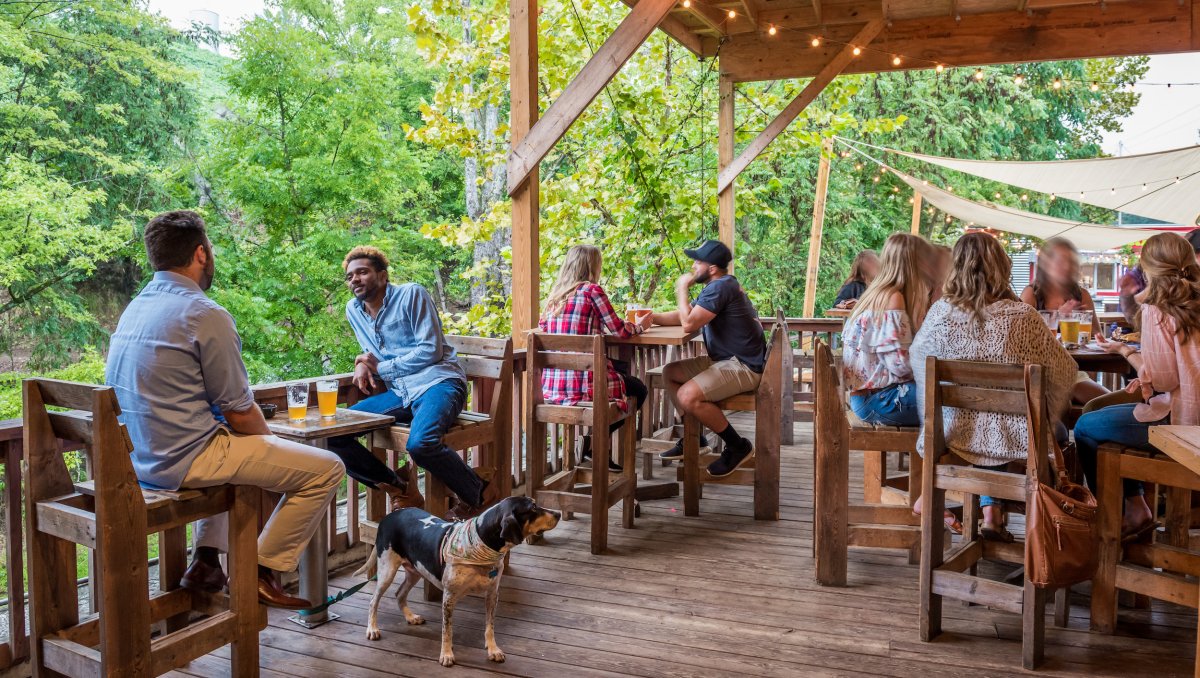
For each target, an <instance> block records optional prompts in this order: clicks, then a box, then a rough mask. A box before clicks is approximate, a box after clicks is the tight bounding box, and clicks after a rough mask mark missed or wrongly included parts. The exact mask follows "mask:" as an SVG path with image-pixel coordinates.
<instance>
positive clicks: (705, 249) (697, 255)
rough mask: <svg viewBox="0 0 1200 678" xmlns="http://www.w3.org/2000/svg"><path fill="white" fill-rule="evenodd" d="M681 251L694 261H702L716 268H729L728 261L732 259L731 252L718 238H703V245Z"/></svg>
mask: <svg viewBox="0 0 1200 678" xmlns="http://www.w3.org/2000/svg"><path fill="white" fill-rule="evenodd" d="M683 253H684V254H686V255H688V257H690V258H691V259H692V260H694V261H703V262H704V263H706V264H712V265H713V266H716V267H718V268H729V262H730V261H733V252H730V251H729V248H728V247H726V246H725V243H723V242H721V241H720V240H705V241H704V244H703V245H701V246H699V247H697V248H696V249H694V250H684V251H683Z"/></svg>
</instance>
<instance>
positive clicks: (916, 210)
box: [912, 191, 921, 235]
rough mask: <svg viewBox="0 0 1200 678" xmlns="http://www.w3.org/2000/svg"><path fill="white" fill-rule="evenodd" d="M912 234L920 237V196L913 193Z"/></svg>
mask: <svg viewBox="0 0 1200 678" xmlns="http://www.w3.org/2000/svg"><path fill="white" fill-rule="evenodd" d="M912 205H913V210H912V234H913V235H921V194H920V193H917V192H916V191H913V197H912Z"/></svg>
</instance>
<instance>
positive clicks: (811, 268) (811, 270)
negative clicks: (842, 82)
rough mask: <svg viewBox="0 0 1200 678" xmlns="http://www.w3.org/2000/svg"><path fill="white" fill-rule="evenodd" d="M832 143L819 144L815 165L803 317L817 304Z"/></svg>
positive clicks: (809, 315) (808, 314) (811, 312)
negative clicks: (818, 269)
mask: <svg viewBox="0 0 1200 678" xmlns="http://www.w3.org/2000/svg"><path fill="white" fill-rule="evenodd" d="M832 153H833V142H832V141H830V140H829V139H826V140H825V141H824V142H823V143H822V144H821V161H820V163H819V164H818V165H817V195H816V198H815V199H814V200H813V220H812V230H811V232H810V233H809V236H808V274H807V275H806V276H805V281H804V317H805V318H811V317H813V310H814V307H815V306H816V304H817V268H818V267H819V265H820V263H821V230H822V229H823V228H824V227H825V195H826V194H827V193H828V192H829V156H830V154H832Z"/></svg>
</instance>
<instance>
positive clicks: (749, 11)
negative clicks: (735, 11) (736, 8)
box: [741, 0, 762, 29]
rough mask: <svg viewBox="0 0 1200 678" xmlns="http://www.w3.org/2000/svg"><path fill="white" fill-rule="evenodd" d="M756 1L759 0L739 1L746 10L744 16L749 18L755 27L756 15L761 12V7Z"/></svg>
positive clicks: (757, 24) (757, 26)
mask: <svg viewBox="0 0 1200 678" xmlns="http://www.w3.org/2000/svg"><path fill="white" fill-rule="evenodd" d="M758 3H759V0H742V2H741V4H742V8H743V9H744V10H745V12H746V18H747V19H749V20H750V23H751V24H753V25H754V27H755V29H758V28H759V23H758V16H759V14H761V13H762V9H761V8H760V7H759V4H758Z"/></svg>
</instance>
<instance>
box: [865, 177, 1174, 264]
mask: <svg viewBox="0 0 1200 678" xmlns="http://www.w3.org/2000/svg"><path fill="white" fill-rule="evenodd" d="M885 167H886V165H885ZM888 170H889V171H891V172H892V173H893V174H895V175H896V176H897V177H900V179H901V180H902V181H904V183H906V184H908V185H909V186H910V187H912V189H913V190H914V191H916V192H917V193H920V194H921V197H922V198H924V199H925V200H926V201H928V202H929V204H931V205H933V206H934V207H936V208H938V209H940V210H941V211H943V212H945V213H946V214H949V215H951V216H953V217H955V218H958V219H961V220H962V221H965V222H967V223H971V224H974V225H975V226H976V227H979V228H994V229H996V230H998V231H1005V232H1007V233H1018V234H1020V235H1028V236H1032V237H1034V238H1038V239H1041V240H1045V239H1047V238H1051V237H1054V236H1061V237H1063V238H1066V239H1068V240H1070V241H1071V242H1073V243H1074V244H1075V246H1076V247H1078V248H1079V249H1081V250H1089V251H1093V252H1102V251H1104V250H1110V249H1115V248H1117V247H1121V246H1122V245H1128V244H1130V243H1134V242H1138V241H1140V240H1145V239H1146V238H1149V237H1150V236H1152V235H1154V234H1155V233H1158V231H1155V230H1150V229H1142V228H1123V227H1121V226H1096V225H1093V224H1080V223H1079V222H1078V221H1071V220H1068V219H1059V218H1057V217H1048V216H1045V215H1043V214H1035V213H1033V212H1026V211H1024V210H1018V209H1013V208H1011V207H1004V206H1002V205H995V204H992V203H983V202H975V201H973V200H967V199H966V198H963V197H960V196H957V195H954V194H953V193H951V192H949V191H945V190H942V189H940V188H938V187H937V186H934V185H932V184H928V183H926V182H924V181H922V180H920V179H917V178H915V177H912V176H909V175H907V174H905V173H904V172H901V171H899V170H896V169H894V168H891V167H888Z"/></svg>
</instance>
